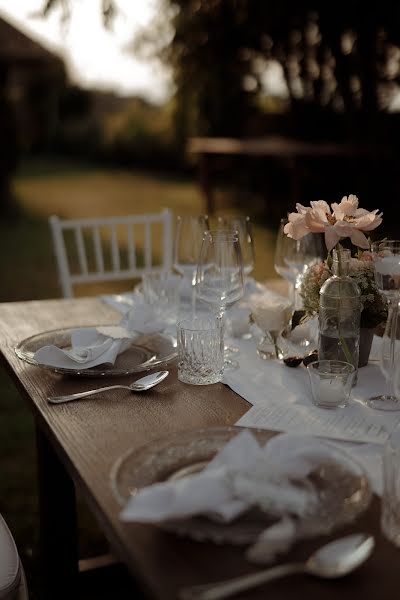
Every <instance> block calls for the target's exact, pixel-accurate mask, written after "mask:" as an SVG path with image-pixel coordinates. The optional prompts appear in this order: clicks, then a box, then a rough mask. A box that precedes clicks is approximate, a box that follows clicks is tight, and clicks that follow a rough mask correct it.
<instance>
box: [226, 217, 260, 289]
mask: <svg viewBox="0 0 400 600" xmlns="http://www.w3.org/2000/svg"><path fill="white" fill-rule="evenodd" d="M218 226H219V227H220V228H221V229H232V230H233V231H237V232H238V236H239V243H240V249H241V252H242V263H243V273H244V274H245V276H246V277H247V276H248V275H250V273H251V272H252V271H253V269H254V263H255V254H254V241H253V231H252V225H251V221H250V217H246V216H236V217H222V216H221V217H218Z"/></svg>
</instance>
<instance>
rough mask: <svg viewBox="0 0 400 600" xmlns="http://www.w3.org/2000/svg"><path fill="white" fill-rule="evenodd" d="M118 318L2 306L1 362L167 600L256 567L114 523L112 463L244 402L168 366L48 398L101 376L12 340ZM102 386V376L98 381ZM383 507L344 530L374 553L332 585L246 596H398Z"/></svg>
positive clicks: (224, 418)
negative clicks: (146, 382)
mask: <svg viewBox="0 0 400 600" xmlns="http://www.w3.org/2000/svg"><path fill="white" fill-rule="evenodd" d="M119 318H120V316H119V315H118V314H117V313H116V312H115V311H114V310H113V309H111V308H110V307H108V306H106V305H105V304H104V303H102V302H101V301H100V300H98V299H95V298H83V299H73V300H43V301H35V302H18V303H4V304H0V344H1V351H2V355H3V359H4V364H5V366H6V367H7V368H8V371H9V373H10V376H11V377H12V379H13V381H14V383H15V384H16V385H17V387H18V388H19V390H20V392H21V394H22V395H23V396H24V398H25V399H26V400H27V402H28V404H29V406H30V408H31V410H32V413H33V416H34V419H35V422H36V424H37V429H38V431H40V432H41V433H42V434H44V436H45V437H46V438H47V440H48V442H49V444H50V446H51V447H52V448H53V450H54V452H55V454H56V455H57V457H58V459H59V460H60V461H61V463H62V464H63V465H64V467H65V469H66V471H67V473H68V475H69V476H70V478H72V480H73V481H74V483H75V485H76V486H78V487H79V488H80V490H81V492H82V494H83V495H84V497H85V499H86V500H87V502H88V504H89V506H90V507H91V509H92V510H93V511H94V513H95V514H96V516H97V518H98V520H99V522H100V524H101V527H102V528H103V530H104V533H105V535H106V536H107V538H108V539H109V541H110V544H111V546H112V548H113V551H114V552H115V554H116V555H117V557H118V558H119V559H120V560H121V561H122V562H124V563H125V564H126V565H127V567H128V568H129V569H130V571H131V573H132V575H133V576H135V578H137V579H138V580H139V581H140V582H141V584H142V586H143V589H144V590H145V592H147V593H148V594H149V596H150V597H152V598H160V599H164V598H165V599H172V598H176V597H177V593H178V590H179V589H180V588H182V587H183V586H187V585H191V584H197V583H206V582H209V581H212V580H219V579H221V578H226V577H230V576H233V575H239V574H244V573H248V572H252V571H254V570H255V567H254V566H251V565H249V564H248V563H246V561H245V560H244V557H243V548H235V547H232V546H228V545H221V546H219V545H216V544H211V543H201V542H194V541H191V540H189V539H185V538H180V537H178V536H175V535H174V534H172V533H167V532H165V531H162V530H161V529H159V528H157V527H154V526H149V525H140V524H129V525H127V524H124V523H122V522H120V520H119V512H120V506H119V505H118V503H117V501H116V500H115V498H114V495H113V493H112V490H111V486H110V471H111V468H112V466H113V465H114V463H115V461H116V460H117V459H118V458H119V457H121V456H122V455H123V454H124V453H126V452H127V451H128V450H129V449H131V448H139V447H140V446H142V445H143V444H146V443H148V442H151V441H152V440H155V439H156V438H159V437H161V436H164V435H167V434H170V433H172V432H179V431H184V430H190V429H197V428H200V427H212V426H224V425H233V424H234V423H235V422H236V421H237V420H238V419H239V418H240V417H241V415H243V414H244V413H245V412H246V411H247V410H248V408H249V404H248V403H247V402H246V401H245V400H244V399H242V398H241V397H240V396H238V395H237V394H235V393H234V392H233V391H232V390H230V389H229V388H228V387H226V386H225V385H223V384H216V385H213V386H189V385H185V384H183V383H181V382H179V381H178V379H177V373H176V367H175V365H172V366H171V367H170V375H169V377H168V378H167V379H166V380H164V381H163V382H162V383H161V384H160V385H159V386H157V388H155V389H154V390H150V391H149V392H146V393H142V394H140V395H135V396H134V395H132V394H130V392H128V391H126V393H125V392H124V391H122V390H118V391H112V392H110V394H105V395H99V396H96V397H93V398H88V399H85V400H80V401H78V402H71V403H67V404H61V405H51V404H49V403H48V402H47V400H46V398H47V396H49V395H61V394H68V393H74V392H77V391H81V390H85V389H90V388H92V387H95V385H96V384H97V383H98V384H100V381H98V380H97V379H92V378H87V379H86V378H78V377H75V378H74V377H65V376H61V375H58V374H55V373H53V372H51V371H48V370H45V369H42V368H40V367H36V366H33V365H29V364H27V363H25V362H23V361H21V360H20V359H19V358H17V356H16V355H15V352H14V348H15V345H16V344H17V343H18V342H20V341H22V340H23V339H25V338H26V337H28V336H31V335H33V334H36V333H39V332H43V331H47V330H51V329H55V328H59V327H66V326H74V325H75V326H83V325H93V324H96V325H99V324H108V323H116V322H117V321H118V320H119ZM139 376H140V375H138V377H139ZM135 378H136V377H123V378H118V379H114V378H113V382H121V383H122V382H123V383H126V382H127V381H129V382H130V381H132V380H133V379H135ZM101 383H102V384H104V383H105V381H104V378H103V379H101ZM379 513H380V506H379V500H378V499H377V498H374V500H373V502H372V505H371V507H370V508H369V509H368V511H367V512H366V513H365V514H364V515H363V516H362V517H361V518H360V519H358V520H357V522H355V523H354V524H353V525H352V526H349V527H347V528H345V529H344V530H343V532H348V531H368V532H371V533H374V535H375V536H376V543H377V546H376V550H375V552H374V554H373V556H372V557H371V558H370V559H369V561H368V562H367V563H366V564H365V565H363V566H362V567H361V568H360V569H359V570H358V571H356V572H355V573H353V574H352V575H350V576H348V577H346V578H345V579H343V580H336V581H330V582H326V581H320V580H317V579H314V578H312V577H309V576H305V575H297V576H295V577H291V578H289V577H288V578H286V579H284V580H281V581H276V582H273V583H270V584H268V590H267V588H266V586H264V587H260V588H259V589H257V590H254V591H252V592H247V593H246V594H244V596H243V597H246V598H249V597H251V598H261V597H264V595H265V594H266V593H267V592H268V594H270V597H273V598H282V599H283V598H284V599H285V600H289V599H291V598H298V597H300V596H301V597H303V598H304V597H307V596H309V597H315V598H317V597H320V596H321V595H323V597H324V599H325V600H327V599H330V598H337V597H338V595H339V594H340V595H341V596H342V597H343V598H349V599H350V598H352V599H354V597H362V598H363V599H366V598H371V599H372V598H377V597H380V598H392V597H394V596H395V594H397V586H398V584H400V574H399V572H398V564H400V563H399V560H400V554H399V551H398V550H396V549H395V548H394V547H393V546H391V545H390V544H389V543H388V542H386V541H385V540H384V539H383V537H382V536H381V534H380V532H379ZM42 518H44V517H43V515H42ZM60 518H61V517H60ZM55 533H56V532H55ZM335 535H338V532H336V533H335ZM321 541H323V542H325V541H326V538H325V539H323V540H321V539H319V540H313V541H311V542H307V543H300V544H298V545H297V546H296V548H295V550H294V551H293V552H291V554H290V556H289V557H285V560H286V558H288V559H293V558H297V559H299V558H301V559H302V558H306V557H307V556H308V553H309V551H310V550H311V549H314V548H315V547H317V546H318V545H319V544H320V543H321ZM306 595H307V596H306Z"/></svg>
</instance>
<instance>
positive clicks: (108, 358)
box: [34, 326, 132, 369]
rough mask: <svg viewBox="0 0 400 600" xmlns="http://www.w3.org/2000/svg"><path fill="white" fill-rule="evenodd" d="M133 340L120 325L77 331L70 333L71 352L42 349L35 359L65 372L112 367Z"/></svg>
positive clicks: (48, 348) (60, 349) (35, 355)
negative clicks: (110, 365)
mask: <svg viewBox="0 0 400 600" xmlns="http://www.w3.org/2000/svg"><path fill="white" fill-rule="evenodd" d="M131 340H132V333H131V332H129V331H127V330H126V329H125V328H123V327H120V326H116V327H97V328H92V327H86V328H83V329H75V330H74V331H73V332H72V334H71V348H70V349H68V350H64V349H62V348H58V347H57V346H52V345H51V346H43V347H42V348H39V350H37V351H36V352H35V354H34V359H35V360H36V361H37V362H38V363H40V364H42V365H49V366H50V367H55V368H64V369H77V368H85V369H90V368H91V367H95V366H97V365H100V364H112V365H113V364H114V362H115V359H116V358H117V356H118V354H120V353H121V352H123V351H124V350H126V348H128V346H129V345H130V344H131Z"/></svg>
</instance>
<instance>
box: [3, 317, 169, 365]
mask: <svg viewBox="0 0 400 600" xmlns="http://www.w3.org/2000/svg"><path fill="white" fill-rule="evenodd" d="M97 327H115V324H111V323H105V324H102V325H101V324H100V325H99V324H98V323H97V325H69V326H68V325H66V326H65V327H56V328H55V329H46V330H45V331H41V332H39V333H35V334H33V335H30V336H28V337H26V338H24V339H23V340H21V341H19V342H18V343H17V344H16V345H15V346H14V353H15V355H16V356H17V357H18V358H19V359H20V360H22V361H24V362H26V363H28V364H30V365H33V366H35V367H40V368H41V369H46V370H48V371H52V372H53V373H58V374H61V375H63V374H65V375H77V376H82V377H106V376H107V377H121V376H124V375H131V374H133V373H141V372H145V371H150V370H152V369H153V368H155V367H160V366H162V365H164V364H165V365H166V364H169V363H170V362H172V361H173V360H174V359H175V358H176V357H177V356H178V352H177V350H176V351H174V352H171V353H170V354H167V355H166V356H164V357H162V358H160V359H155V360H153V359H148V360H146V361H145V362H143V363H140V364H139V365H136V366H135V367H133V368H129V369H114V370H113V368H112V367H111V368H110V370H109V371H107V370H104V369H103V370H101V369H98V370H97V371H96V370H92V369H96V368H97V367H101V366H102V365H101V364H100V365H97V366H96V367H91V369H85V368H77V369H70V368H68V367H53V366H51V365H46V364H43V363H39V362H37V361H36V360H34V359H33V357H31V356H28V355H26V354H25V353H24V352H23V351H22V350H21V345H22V344H24V343H27V342H29V341H30V340H33V339H35V338H36V337H39V336H40V335H44V334H52V333H62V332H65V331H71V330H73V329H95V328H97ZM133 331H135V330H133ZM137 333H138V335H161V336H163V337H165V338H166V339H167V338H168V339H170V340H175V341H176V338H174V336H173V335H172V334H165V333H163V332H154V334H142V333H141V332H137ZM132 345H133V346H137V347H138V348H145V349H146V350H148V351H149V352H152V351H151V350H150V349H149V348H147V347H146V346H140V345H139V344H134V340H133V343H132Z"/></svg>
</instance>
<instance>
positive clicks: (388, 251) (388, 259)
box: [367, 240, 400, 411]
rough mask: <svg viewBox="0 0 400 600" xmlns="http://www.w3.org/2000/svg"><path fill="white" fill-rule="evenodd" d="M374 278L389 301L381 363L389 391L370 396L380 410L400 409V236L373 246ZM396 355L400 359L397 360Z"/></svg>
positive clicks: (372, 403)
mask: <svg viewBox="0 0 400 600" xmlns="http://www.w3.org/2000/svg"><path fill="white" fill-rule="evenodd" d="M371 252H372V258H373V261H374V268H375V282H376V285H377V287H378V289H379V291H380V293H381V294H383V296H385V298H386V300H387V303H388V318H387V321H386V328H385V333H384V335H383V338H382V344H381V357H380V366H381V371H382V373H383V375H384V376H385V380H386V386H387V393H386V394H382V395H380V396H374V397H372V398H369V399H368V401H367V402H368V405H369V406H371V407H372V408H375V409H378V410H387V411H394V410H400V396H399V389H397V391H396V389H395V380H396V364H397V362H398V359H399V358H400V352H399V347H398V346H399V343H400V342H399V338H400V319H399V302H400V240H383V241H381V242H374V243H373V244H372V246H371ZM396 358H397V360H396Z"/></svg>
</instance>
